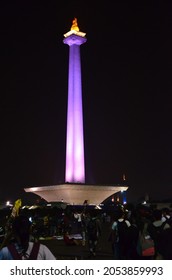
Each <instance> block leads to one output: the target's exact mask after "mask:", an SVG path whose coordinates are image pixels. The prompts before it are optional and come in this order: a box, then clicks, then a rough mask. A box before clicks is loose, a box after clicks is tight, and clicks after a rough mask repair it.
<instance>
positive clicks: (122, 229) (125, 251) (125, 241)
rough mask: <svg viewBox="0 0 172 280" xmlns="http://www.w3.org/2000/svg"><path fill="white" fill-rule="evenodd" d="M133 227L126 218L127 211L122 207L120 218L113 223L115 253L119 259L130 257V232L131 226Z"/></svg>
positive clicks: (115, 256)
mask: <svg viewBox="0 0 172 280" xmlns="http://www.w3.org/2000/svg"><path fill="white" fill-rule="evenodd" d="M130 227H131V224H130V222H129V221H128V220H127V219H125V212H124V211H123V210H122V209H121V210H119V215H118V219H117V220H116V221H114V222H113V224H112V233H113V238H112V240H113V246H114V247H113V253H114V258H115V259H117V260H125V259H128V255H129V252H130V248H129V245H130V244H129V243H130V238H129V237H130V234H129V228H130Z"/></svg>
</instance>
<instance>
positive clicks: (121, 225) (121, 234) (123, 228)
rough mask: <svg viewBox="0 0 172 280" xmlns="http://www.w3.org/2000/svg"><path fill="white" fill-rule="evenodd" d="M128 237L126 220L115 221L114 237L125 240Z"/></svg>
mask: <svg viewBox="0 0 172 280" xmlns="http://www.w3.org/2000/svg"><path fill="white" fill-rule="evenodd" d="M128 238H129V227H128V225H127V223H126V220H123V221H122V222H120V221H119V220H118V221H117V230H116V239H118V241H119V242H120V241H122V242H124V241H126V240H127V239H128Z"/></svg>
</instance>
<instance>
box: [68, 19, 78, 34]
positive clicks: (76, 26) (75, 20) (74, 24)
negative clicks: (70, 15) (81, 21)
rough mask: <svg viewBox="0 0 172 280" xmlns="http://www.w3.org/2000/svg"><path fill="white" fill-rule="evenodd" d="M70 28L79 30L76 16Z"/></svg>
mask: <svg viewBox="0 0 172 280" xmlns="http://www.w3.org/2000/svg"><path fill="white" fill-rule="evenodd" d="M70 30H75V31H79V27H78V23H77V18H74V20H73V21H72V26H71V29H70Z"/></svg>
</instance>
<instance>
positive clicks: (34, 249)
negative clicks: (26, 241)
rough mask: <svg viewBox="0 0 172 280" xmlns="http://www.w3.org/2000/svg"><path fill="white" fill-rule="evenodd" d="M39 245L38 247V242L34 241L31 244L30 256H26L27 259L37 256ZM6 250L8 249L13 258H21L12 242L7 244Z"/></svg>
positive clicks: (33, 258) (34, 258)
mask: <svg viewBox="0 0 172 280" xmlns="http://www.w3.org/2000/svg"><path fill="white" fill-rule="evenodd" d="M39 247H40V243H39V242H35V243H34V244H33V247H32V250H31V253H30V256H29V257H28V258H27V260H37V256H38V252H39ZM7 248H8V250H9V251H10V253H11V255H12V257H13V259H14V260H22V257H21V255H20V254H19V253H18V251H17V249H16V247H15V245H14V244H13V243H11V244H9V245H8V246H7Z"/></svg>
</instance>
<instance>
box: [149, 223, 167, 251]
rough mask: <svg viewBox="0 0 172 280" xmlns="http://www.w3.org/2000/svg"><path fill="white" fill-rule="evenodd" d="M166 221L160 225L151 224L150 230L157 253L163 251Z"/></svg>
mask: <svg viewBox="0 0 172 280" xmlns="http://www.w3.org/2000/svg"><path fill="white" fill-rule="evenodd" d="M165 224H166V222H164V223H162V225H160V226H154V224H151V225H149V228H148V231H149V233H150V236H151V238H152V239H153V240H154V242H155V249H156V253H157V252H159V253H161V252H162V251H163V239H164V226H165Z"/></svg>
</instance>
